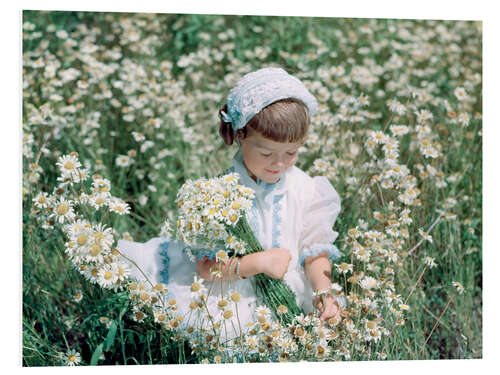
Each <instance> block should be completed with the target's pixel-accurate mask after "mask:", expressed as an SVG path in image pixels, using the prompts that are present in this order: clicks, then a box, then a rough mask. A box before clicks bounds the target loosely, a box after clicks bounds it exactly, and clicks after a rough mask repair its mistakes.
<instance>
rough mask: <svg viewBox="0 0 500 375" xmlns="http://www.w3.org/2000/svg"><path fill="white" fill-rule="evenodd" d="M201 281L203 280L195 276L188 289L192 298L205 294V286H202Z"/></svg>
mask: <svg viewBox="0 0 500 375" xmlns="http://www.w3.org/2000/svg"><path fill="white" fill-rule="evenodd" d="M203 281H204V280H203V279H202V278H200V277H198V276H197V275H195V276H194V280H193V283H192V284H191V289H190V290H191V297H192V298H196V297H200V296H201V295H203V294H205V293H206V291H207V288H206V287H205V285H203Z"/></svg>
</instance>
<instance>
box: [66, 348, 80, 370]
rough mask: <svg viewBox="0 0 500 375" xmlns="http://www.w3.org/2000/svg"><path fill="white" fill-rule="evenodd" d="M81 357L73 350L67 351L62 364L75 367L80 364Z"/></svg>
mask: <svg viewBox="0 0 500 375" xmlns="http://www.w3.org/2000/svg"><path fill="white" fill-rule="evenodd" d="M81 361H82V356H81V355H80V353H78V352H77V351H76V350H75V349H71V350H69V351H68V352H67V353H66V355H65V356H64V362H65V364H66V365H67V366H75V365H78V364H80V362H81Z"/></svg>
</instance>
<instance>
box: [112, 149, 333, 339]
mask: <svg viewBox="0 0 500 375" xmlns="http://www.w3.org/2000/svg"><path fill="white" fill-rule="evenodd" d="M228 172H237V173H238V174H239V175H240V183H241V184H242V185H246V186H248V187H250V188H252V189H253V190H254V191H255V198H254V200H253V204H252V207H251V210H250V211H249V213H248V215H247V220H248V222H249V224H250V226H251V227H252V229H253V231H254V233H255V235H256V238H258V239H259V241H260V243H261V245H262V247H263V248H264V249H271V248H274V247H282V248H286V249H288V250H289V251H290V254H291V261H290V264H289V266H288V271H287V273H286V274H285V277H284V280H285V282H286V283H287V284H288V285H289V286H290V287H291V289H292V290H293V292H294V293H295V295H296V299H297V305H298V306H299V307H301V308H302V309H303V310H304V312H305V313H306V314H307V313H309V312H311V311H312V309H313V307H312V299H313V290H312V288H311V286H310V283H309V281H308V280H307V278H306V275H305V272H304V267H303V266H304V261H305V259H306V258H307V257H308V256H316V255H318V254H320V253H323V252H324V253H327V254H328V257H329V258H330V260H334V259H337V258H338V257H340V252H339V250H338V249H337V247H336V246H335V245H333V242H334V241H335V239H336V238H337V235H338V234H337V232H335V231H333V230H332V227H333V224H334V222H335V220H336V218H337V215H338V214H339V211H340V197H339V195H338V194H337V192H336V191H335V189H334V188H333V187H332V185H331V184H330V182H329V181H328V179H327V178H326V177H310V176H308V175H307V174H306V173H304V172H303V171H302V170H300V169H299V168H297V167H295V166H294V167H292V168H290V169H289V170H287V171H286V172H285V173H284V174H283V175H282V176H281V178H280V180H279V181H278V182H276V183H274V184H268V183H265V182H263V181H258V182H257V183H256V182H255V181H253V180H252V179H251V178H250V177H249V176H248V173H247V171H246V169H245V167H244V165H243V161H242V155H241V150H239V151H238V152H237V153H236V155H235V156H234V159H233V166H232V167H231V168H230V169H229V171H228ZM118 249H119V250H120V251H121V252H123V253H124V254H125V255H127V256H128V257H129V258H131V259H133V260H134V261H135V262H136V263H137V264H138V265H139V267H140V268H141V269H142V270H143V272H144V273H145V274H146V275H147V276H148V278H149V279H150V280H151V281H152V282H153V284H156V283H163V284H165V285H166V287H167V288H168V291H169V292H168V295H167V298H175V299H176V301H177V306H178V308H179V313H180V314H183V315H185V316H187V314H188V313H189V310H190V309H189V303H190V301H191V291H190V288H191V284H192V283H193V278H194V276H195V275H197V266H196V263H194V262H192V261H190V260H189V258H188V257H187V255H186V253H185V251H184V250H183V249H184V245H183V244H182V243H179V242H176V241H174V240H171V239H167V238H153V239H151V240H149V241H148V242H146V243H138V242H131V241H126V240H120V241H118ZM203 255H206V256H208V257H209V258H213V257H214V252H212V251H206V252H205V253H203ZM200 257H201V256H200ZM132 277H134V278H136V279H139V280H142V279H144V278H143V276H142V274H141V273H140V272H139V271H137V270H136V268H135V267H132ZM210 284H211V283H210V282H205V285H206V286H207V287H208V288H210ZM221 287H222V291H223V292H224V293H226V294H227V292H228V291H233V292H238V293H240V294H241V296H242V298H241V301H240V302H239V303H238V304H237V306H238V316H237V318H238V319H239V325H240V326H241V327H244V326H246V324H247V323H250V322H254V321H255V318H254V311H255V308H256V306H259V305H261V304H262V303H261V302H260V301H258V300H256V297H255V291H254V286H253V278H252V277H250V278H248V279H244V280H237V281H231V282H223V283H221V282H220V281H219V282H214V285H212V292H211V295H213V296H215V297H214V298H212V297H210V298H209V300H208V303H207V305H208V308H209V311H210V313H211V314H212V315H213V316H214V317H215V318H216V320H217V319H222V317H221V311H220V310H219V309H218V308H217V301H218V300H219V299H220V298H218V297H217V296H219V297H220V296H221ZM235 318H236V316H235ZM235 334H238V333H235ZM229 336H232V334H229Z"/></svg>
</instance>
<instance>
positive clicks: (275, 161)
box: [272, 157, 285, 168]
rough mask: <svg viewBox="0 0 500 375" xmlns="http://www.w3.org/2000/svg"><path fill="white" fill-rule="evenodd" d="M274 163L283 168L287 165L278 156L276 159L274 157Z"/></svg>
mask: <svg viewBox="0 0 500 375" xmlns="http://www.w3.org/2000/svg"><path fill="white" fill-rule="evenodd" d="M272 164H273V165H275V166H277V167H279V168H282V167H284V166H285V162H284V161H283V160H282V159H281V158H279V157H277V158H276V159H274V160H273V163H272Z"/></svg>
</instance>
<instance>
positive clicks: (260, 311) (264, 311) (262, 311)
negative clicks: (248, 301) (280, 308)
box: [255, 305, 271, 319]
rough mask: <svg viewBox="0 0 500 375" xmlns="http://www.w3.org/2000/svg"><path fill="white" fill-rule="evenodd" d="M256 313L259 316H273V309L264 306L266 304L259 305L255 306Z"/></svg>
mask: <svg viewBox="0 0 500 375" xmlns="http://www.w3.org/2000/svg"><path fill="white" fill-rule="evenodd" d="M255 313H256V314H257V315H258V316H262V317H264V318H266V319H268V318H270V317H271V310H270V309H269V308H268V307H267V306H264V305H260V306H257V307H256V308H255Z"/></svg>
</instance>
